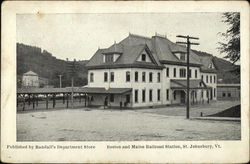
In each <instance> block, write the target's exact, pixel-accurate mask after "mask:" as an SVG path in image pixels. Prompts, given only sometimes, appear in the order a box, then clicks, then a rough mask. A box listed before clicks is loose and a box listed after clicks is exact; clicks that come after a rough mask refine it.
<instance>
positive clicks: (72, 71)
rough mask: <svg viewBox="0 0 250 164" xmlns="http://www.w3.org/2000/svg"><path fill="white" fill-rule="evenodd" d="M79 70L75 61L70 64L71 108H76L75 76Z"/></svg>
mask: <svg viewBox="0 0 250 164" xmlns="http://www.w3.org/2000/svg"><path fill="white" fill-rule="evenodd" d="M77 69H78V64H77V63H76V60H75V59H74V61H73V62H68V73H69V74H70V75H71V108H74V76H75V75H76V71H77Z"/></svg>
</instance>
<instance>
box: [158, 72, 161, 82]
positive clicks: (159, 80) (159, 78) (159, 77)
mask: <svg viewBox="0 0 250 164" xmlns="http://www.w3.org/2000/svg"><path fill="white" fill-rule="evenodd" d="M157 81H158V83H159V82H161V73H160V72H158V73H157Z"/></svg>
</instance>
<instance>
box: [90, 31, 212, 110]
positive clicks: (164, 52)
mask: <svg viewBox="0 0 250 164" xmlns="http://www.w3.org/2000/svg"><path fill="white" fill-rule="evenodd" d="M189 59H190V70H189V72H190V102H191V103H204V102H209V101H210V100H217V94H216V93H217V72H216V69H215V68H214V63H213V61H212V58H206V59H204V58H203V56H201V55H197V54H196V53H195V52H194V51H192V50H191V51H190V58H189ZM186 63H187V53H186V47H185V46H180V45H178V44H176V43H173V42H171V41H170V40H169V39H168V38H166V37H163V36H161V35H157V34H156V35H155V36H152V37H151V38H148V37H144V36H139V35H134V34H129V36H128V37H126V38H125V39H123V40H122V41H121V42H119V43H114V44H113V45H111V46H110V47H108V48H104V49H98V50H97V51H96V53H95V54H94V55H93V57H92V58H91V59H90V61H89V62H88V63H87V65H86V67H87V69H88V86H87V88H89V89H91V90H95V93H89V94H88V95H89V96H90V97H91V99H90V101H91V105H104V104H105V105H107V106H109V107H117V106H120V107H131V108H134V107H146V106H160V105H169V104H185V103H186V93H187V91H186V86H187V81H186V79H187V70H186V69H187V64H186Z"/></svg>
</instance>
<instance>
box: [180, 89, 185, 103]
mask: <svg viewBox="0 0 250 164" xmlns="http://www.w3.org/2000/svg"><path fill="white" fill-rule="evenodd" d="M180 92H181V104H185V103H186V94H185V92H184V91H180Z"/></svg>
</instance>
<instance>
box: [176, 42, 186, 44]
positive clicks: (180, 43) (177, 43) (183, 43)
mask: <svg viewBox="0 0 250 164" xmlns="http://www.w3.org/2000/svg"><path fill="white" fill-rule="evenodd" d="M176 43H177V44H187V42H176Z"/></svg>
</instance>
